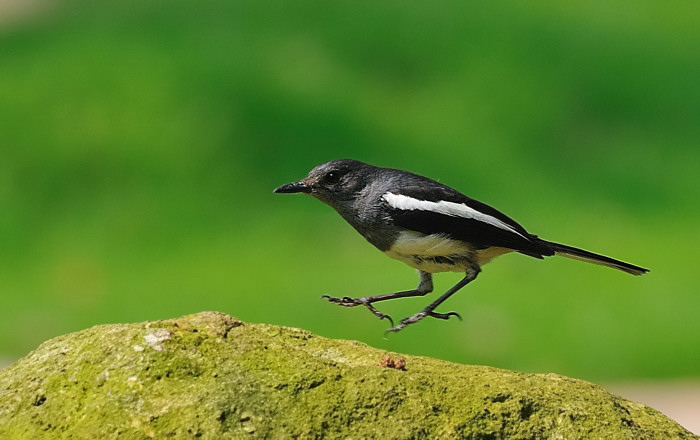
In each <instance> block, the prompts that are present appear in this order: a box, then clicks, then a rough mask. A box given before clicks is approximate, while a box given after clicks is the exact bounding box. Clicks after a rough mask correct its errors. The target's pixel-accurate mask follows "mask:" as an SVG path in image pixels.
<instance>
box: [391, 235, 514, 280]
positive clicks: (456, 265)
mask: <svg viewBox="0 0 700 440" xmlns="http://www.w3.org/2000/svg"><path fill="white" fill-rule="evenodd" d="M507 252H512V250H511V249H506V248H499V247H490V248H486V249H482V250H474V249H473V248H472V247H471V246H469V245H468V244H467V243H465V242H463V241H460V240H454V239H451V238H449V237H446V236H444V235H441V234H432V235H425V234H421V233H418V232H402V233H401V235H400V236H399V238H398V239H397V240H396V242H394V244H393V245H392V246H391V248H390V249H389V250H388V251H386V252H385V253H386V255H388V256H389V257H391V258H394V259H396V260H399V261H403V262H404V263H406V264H408V265H409V266H411V267H414V268H416V269H418V270H422V271H424V272H429V273H436V272H464V271H465V270H466V269H467V267H469V266H470V265H471V264H473V263H476V264H477V265H479V266H482V265H484V264H486V263H488V262H489V261H491V260H492V259H493V258H495V257H497V256H499V255H503V254H505V253H507Z"/></svg>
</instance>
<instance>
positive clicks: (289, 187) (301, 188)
mask: <svg viewBox="0 0 700 440" xmlns="http://www.w3.org/2000/svg"><path fill="white" fill-rule="evenodd" d="M274 192H276V193H309V192H311V187H309V186H307V185H306V184H305V183H304V182H303V181H301V180H300V181H299V182H292V183H288V184H286V185H282V186H280V187H279V188H275V191H274Z"/></svg>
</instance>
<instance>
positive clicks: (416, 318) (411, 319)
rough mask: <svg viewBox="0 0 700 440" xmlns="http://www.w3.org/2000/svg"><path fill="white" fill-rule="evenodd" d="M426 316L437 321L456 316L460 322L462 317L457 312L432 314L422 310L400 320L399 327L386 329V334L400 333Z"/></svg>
mask: <svg viewBox="0 0 700 440" xmlns="http://www.w3.org/2000/svg"><path fill="white" fill-rule="evenodd" d="M426 316H430V317H432V318H437V319H450V317H452V316H456V317H457V318H458V319H459V320H460V321H461V320H462V317H461V316H460V315H459V313H457V312H448V313H438V312H433V311H432V310H428V311H426V310H423V311H421V312H418V313H416V314H415V315H413V316H409V317H408V318H404V319H402V320H401V322H399V325H397V326H396V327H392V328H390V329H388V330H387V331H386V332H387V333H388V332H392V333H396V332H398V331H401V330H403V329H404V328H406V326H409V325H411V324H415V323H416V322H418V321H421V320H422V319H423V318H425V317H426Z"/></svg>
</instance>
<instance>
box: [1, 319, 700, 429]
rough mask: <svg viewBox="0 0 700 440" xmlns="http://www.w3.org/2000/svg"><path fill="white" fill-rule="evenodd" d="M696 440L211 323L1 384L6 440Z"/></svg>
mask: <svg viewBox="0 0 700 440" xmlns="http://www.w3.org/2000/svg"><path fill="white" fill-rule="evenodd" d="M45 438H51V439H64V438H66V439H67V438H70V439H117V438H119V439H148V438H164V439H195V438H201V439H238V438H246V439H257V438H265V439H267V438H273V439H294V438H300V439H306V438H353V439H360V438H378V439H403V438H405V439H409V438H411V439H413V438H468V439H506V438H507V439H545V438H552V439H579V438H586V439H588V438H591V439H593V438H595V439H635V440H637V439H673V438H680V439H697V438H698V437H697V436H694V435H693V434H691V433H689V432H688V431H686V430H684V429H683V428H682V427H680V426H679V425H678V424H676V423H675V422H673V421H672V420H670V419H668V418H667V417H665V416H663V415H662V414H660V413H659V412H657V411H655V410H653V409H651V408H649V407H646V406H644V405H641V404H638V403H634V402H630V401H627V400H625V399H622V398H620V397H617V396H615V395H612V394H610V393H608V392H607V391H605V390H604V389H602V388H600V387H598V386H596V385H593V384H591V383H588V382H584V381H581V380H576V379H570V378H567V377H563V376H558V375H555V374H522V373H516V372H512V371H506V370H499V369H496V368H489V367H482V366H470V365H459V364H454V363H450V362H445V361H440V360H436V359H430V358H425V357H418V356H408V355H397V354H394V353H387V352H385V351H382V350H378V349H375V348H372V347H368V346H367V345H364V344H361V343H358V342H353V341H340V340H332V339H326V338H322V337H319V336H315V335H313V334H311V333H309V332H307V331H304V330H299V329H295V328H287V327H279V326H272V325H264V324H245V323H242V322H241V321H239V320H237V319H235V318H232V317H231V316H229V315H226V314H223V313H213V312H205V313H199V314H196V315H189V316H184V317H182V318H178V319H172V320H166V321H155V322H146V323H139V324H116V325H101V326H97V327H93V328H91V329H87V330H84V331H81V332H77V333H72V334H68V335H64V336H60V337H58V338H55V339H52V340H50V341H48V342H45V343H44V344H42V345H41V346H40V347H39V348H38V349H37V350H35V351H33V352H32V353H30V354H29V355H27V356H26V357H25V358H23V359H21V360H19V361H18V362H17V363H15V364H14V365H12V366H10V367H7V368H5V369H4V370H1V371H0V439H4V440H10V439H45Z"/></svg>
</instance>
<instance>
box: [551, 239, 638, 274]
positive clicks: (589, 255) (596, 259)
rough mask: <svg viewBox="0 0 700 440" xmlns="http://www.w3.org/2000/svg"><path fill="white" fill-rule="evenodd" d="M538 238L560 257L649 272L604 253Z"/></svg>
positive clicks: (635, 271)
mask: <svg viewBox="0 0 700 440" xmlns="http://www.w3.org/2000/svg"><path fill="white" fill-rule="evenodd" d="M539 240H540V241H541V242H542V243H543V244H545V245H547V246H548V247H549V248H551V249H552V250H553V251H554V254H555V255H561V256H562V257H567V258H573V259H574V260H581V261H586V262H588V263H593V264H600V265H602V266H608V267H612V268H615V269H619V270H622V271H625V272H627V273H631V274H632V275H642V274H645V273H647V272H649V269H645V268H643V267H639V266H635V265H634V264H629V263H625V262H624V261H620V260H616V259H614V258H610V257H606V256H604V255H599V254H594V253H593V252H588V251H584V250H583V249H579V248H575V247H573V246H567V245H565V244H560V243H554V242H552V241H546V240H542V239H541V238H540V239H539Z"/></svg>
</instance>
